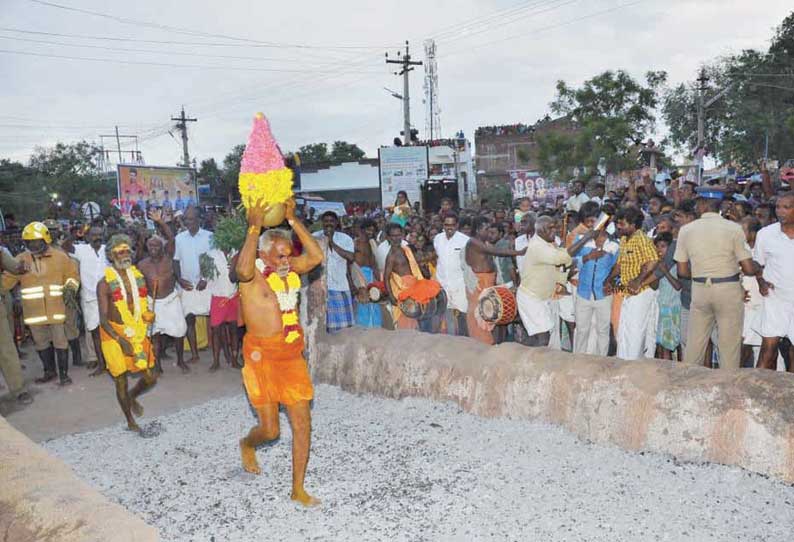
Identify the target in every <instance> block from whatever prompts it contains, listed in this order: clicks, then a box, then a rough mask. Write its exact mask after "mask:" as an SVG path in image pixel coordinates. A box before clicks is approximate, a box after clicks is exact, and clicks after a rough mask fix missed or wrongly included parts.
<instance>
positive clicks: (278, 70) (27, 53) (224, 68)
mask: <svg viewBox="0 0 794 542" xmlns="http://www.w3.org/2000/svg"><path fill="white" fill-rule="evenodd" d="M31 1H33V0H31ZM0 53H6V54H14V55H24V56H36V57H43V58H60V59H64V60H85V61H90V62H110V63H113V64H124V65H130V64H136V65H140V66H160V67H166V68H195V69H201V70H222V71H228V70H231V71H253V72H275V73H307V71H311V72H314V73H336V70H305V69H294V70H291V69H282V68H252V67H242V66H205V65H201V64H172V63H167V62H148V61H140V60H119V59H116V58H94V57H82V56H68V55H55V54H49V53H34V52H32V51H14V50H12V49H0ZM351 73H355V72H351ZM357 73H380V72H376V71H369V72H357Z"/></svg>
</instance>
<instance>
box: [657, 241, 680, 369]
mask: <svg viewBox="0 0 794 542" xmlns="http://www.w3.org/2000/svg"><path fill="white" fill-rule="evenodd" d="M672 243H673V234H672V233H670V232H664V233H660V234H659V235H657V236H656V238H655V239H654V245H655V246H656V252H657V254H659V262H660V263H659V270H660V271H661V272H662V278H661V279H659V290H658V297H657V303H658V304H659V321H658V324H657V327H656V357H657V358H659V359H670V360H671V359H673V352H675V353H676V354H677V359H678V360H679V361H680V360H681V295H680V293H679V292H680V291H681V282H680V281H679V280H678V274H677V272H676V269H675V267H672V268H668V267H667V265H666V264H665V256H666V255H667V251H668V250H669V249H670V245H671V244H672Z"/></svg>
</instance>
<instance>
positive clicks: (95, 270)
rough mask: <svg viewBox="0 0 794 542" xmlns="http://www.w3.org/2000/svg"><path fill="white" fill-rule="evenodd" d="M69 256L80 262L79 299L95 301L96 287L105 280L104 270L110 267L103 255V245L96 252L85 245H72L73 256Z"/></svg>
mask: <svg viewBox="0 0 794 542" xmlns="http://www.w3.org/2000/svg"><path fill="white" fill-rule="evenodd" d="M71 256H74V258H75V259H76V260H77V261H78V262H80V286H81V288H80V297H81V298H82V299H83V301H94V300H96V286H97V284H99V281H101V280H102V279H103V278H105V269H106V268H107V267H108V266H109V265H110V264H109V263H108V259H107V256H106V255H105V245H102V246H101V247H99V251H98V252H94V248H93V247H92V246H91V245H88V244H85V243H81V244H79V245H74V254H71Z"/></svg>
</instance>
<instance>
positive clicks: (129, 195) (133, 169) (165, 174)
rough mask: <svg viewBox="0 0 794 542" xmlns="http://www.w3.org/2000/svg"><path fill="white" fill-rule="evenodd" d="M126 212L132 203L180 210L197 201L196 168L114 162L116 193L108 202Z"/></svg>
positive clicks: (145, 207) (143, 206) (144, 206)
mask: <svg viewBox="0 0 794 542" xmlns="http://www.w3.org/2000/svg"><path fill="white" fill-rule="evenodd" d="M111 203H112V204H113V205H115V206H116V207H118V208H119V209H121V212H122V214H129V212H130V210H131V209H132V207H133V206H134V205H136V204H137V205H139V206H140V207H141V209H142V210H146V209H151V208H158V207H161V208H164V209H172V210H174V211H184V210H185V209H187V208H188V207H189V206H191V205H198V203H199V199H198V192H197V187H196V170H194V169H192V168H182V167H159V166H137V165H119V166H118V197H117V199H116V200H114V201H112V202H111Z"/></svg>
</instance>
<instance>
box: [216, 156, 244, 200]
mask: <svg viewBox="0 0 794 542" xmlns="http://www.w3.org/2000/svg"><path fill="white" fill-rule="evenodd" d="M243 152H245V144H244V143H241V144H239V145H235V146H234V148H233V149H232V150H231V152H230V153H229V154H227V155H226V157H225V158H224V159H223V172H222V173H221V180H222V185H221V187H222V191H223V193H224V194H225V195H227V196H228V194H229V193H232V194H235V191H236V190H237V181H238V179H239V177H240V163H241V162H242V161H243Z"/></svg>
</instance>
